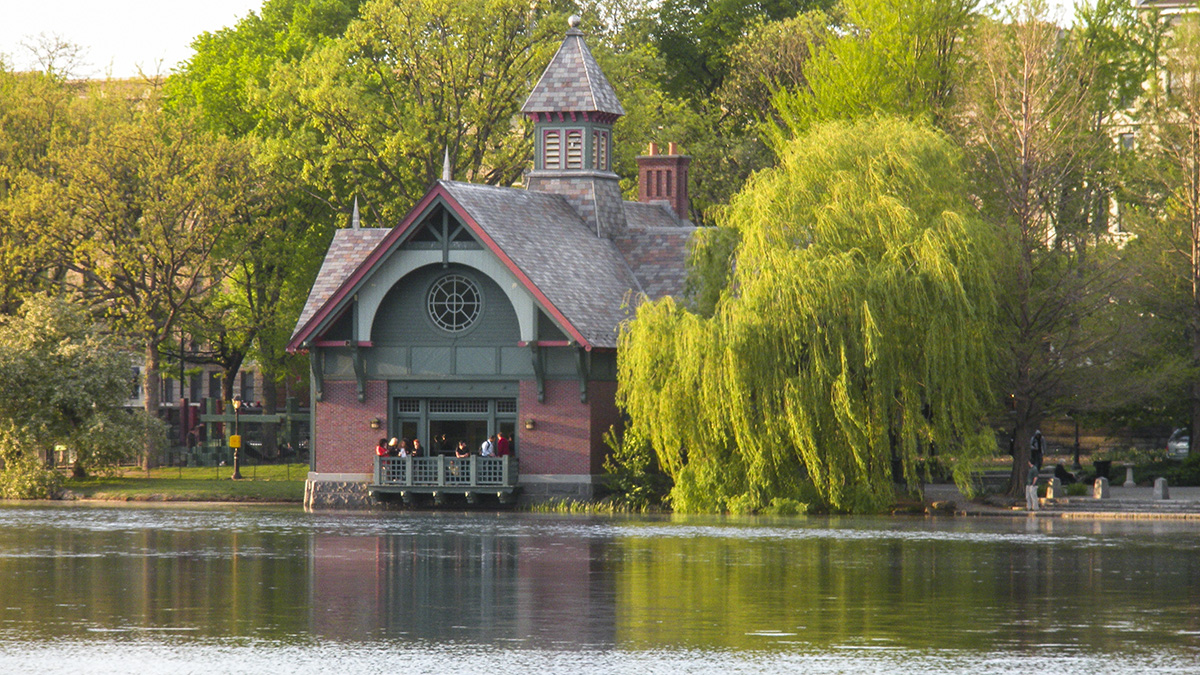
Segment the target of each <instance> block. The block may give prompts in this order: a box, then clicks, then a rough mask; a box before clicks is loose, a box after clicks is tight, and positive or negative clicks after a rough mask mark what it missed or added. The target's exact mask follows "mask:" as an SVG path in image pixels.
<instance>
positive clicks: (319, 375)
mask: <svg viewBox="0 0 1200 675" xmlns="http://www.w3.org/2000/svg"><path fill="white" fill-rule="evenodd" d="M308 369H309V371H310V374H311V379H312V388H313V396H314V397H316V399H317V400H318V401H324V400H325V350H324V349H321V348H320V347H316V346H314V347H312V348H310V349H309V350H308Z"/></svg>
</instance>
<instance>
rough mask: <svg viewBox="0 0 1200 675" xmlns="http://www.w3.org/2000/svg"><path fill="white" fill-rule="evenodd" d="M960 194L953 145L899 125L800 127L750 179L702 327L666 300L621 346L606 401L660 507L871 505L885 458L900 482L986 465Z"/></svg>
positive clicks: (984, 273)
mask: <svg viewBox="0 0 1200 675" xmlns="http://www.w3.org/2000/svg"><path fill="white" fill-rule="evenodd" d="M966 194H967V193H966V186H965V184H964V182H963V178H962V171H961V164H960V161H959V156H958V153H957V152H956V150H955V149H954V147H953V145H952V144H951V142H950V141H949V140H948V139H947V138H946V137H944V136H942V135H941V134H939V133H937V132H934V131H931V130H929V129H927V128H924V127H921V126H918V125H916V124H913V123H911V122H906V121H901V120H898V119H868V120H863V121H860V122H856V123H828V124H823V125H820V126H817V127H814V128H813V129H812V130H811V131H810V132H809V133H806V134H804V135H802V136H800V137H798V138H797V139H796V140H794V141H792V142H790V143H789V144H788V145H787V146H786V147H785V148H784V152H783V154H782V156H781V158H780V165H779V166H778V167H776V168H774V169H770V170H766V171H763V172H761V173H759V174H756V175H755V177H754V178H752V179H751V181H750V183H749V184H748V185H747V187H746V189H745V190H743V191H742V193H740V194H739V195H738V196H737V197H736V198H735V199H734V200H733V202H732V204H731V205H730V207H729V208H728V209H727V210H726V211H724V212H723V216H722V221H723V223H724V225H726V226H727V227H731V228H735V229H736V230H738V232H739V234H740V241H739V242H738V243H737V247H736V250H735V254H734V259H735V260H736V267H735V269H734V271H733V273H732V276H731V280H730V281H731V283H730V284H729V286H728V287H727V288H726V289H725V291H724V292H723V294H722V295H721V297H720V299H719V300H718V301H717V304H716V308H715V313H714V314H713V316H712V317H711V318H704V317H702V316H700V315H697V314H693V313H691V312H688V311H686V310H684V309H682V308H681V307H679V306H677V305H676V304H675V303H674V301H673V300H671V299H669V298H668V299H664V300H662V301H658V302H653V303H647V304H644V305H642V306H641V307H640V308H639V310H638V313H637V318H636V320H634V321H633V322H632V323H631V324H630V325H629V326H628V327H627V329H626V330H625V332H624V333H623V334H622V337H621V345H620V362H619V377H618V382H619V384H618V387H619V390H618V397H619V400H620V402H621V404H622V405H623V406H624V407H625V409H626V410H627V411H628V412H629V414H630V417H631V419H632V424H633V425H634V426H635V427H637V429H638V432H637V433H639V434H642V435H643V436H644V437H645V438H647V439H648V440H649V442H650V443H651V445H652V446H653V447H654V450H655V452H656V453H657V455H658V458H659V462H660V464H661V466H662V467H663V469H664V471H666V472H667V473H668V474H669V475H670V476H671V477H672V478H673V479H674V481H675V487H674V489H673V491H672V500H673V505H674V507H675V508H676V509H678V510H681V511H698V510H723V509H735V508H736V509H739V510H741V509H746V508H769V507H772V506H778V503H779V501H780V500H784V501H786V500H796V501H811V499H819V501H820V502H821V503H823V504H824V505H826V506H828V507H831V508H833V509H838V510H869V509H876V508H879V507H881V506H883V505H885V504H886V503H889V502H890V501H891V499H892V497H893V495H892V478H893V462H895V463H896V465H897V467H898V468H899V473H900V474H901V475H902V476H903V479H905V480H907V481H908V482H909V484H910V485H916V484H917V482H918V480H919V479H920V474H919V471H918V468H917V465H918V457H919V456H921V455H923V454H927V453H932V452H934V450H935V449H936V451H937V452H939V453H947V454H953V455H954V456H955V457H956V458H957V459H958V460H959V461H958V462H957V464H956V466H957V470H958V472H959V473H958V476H957V477H958V478H959V479H960V480H961V479H964V478H965V476H966V473H965V472H966V471H967V470H969V469H970V467H971V466H972V463H973V460H975V459H977V458H979V457H981V456H983V455H985V454H989V453H991V452H992V451H993V450H994V448H995V441H994V439H993V437H992V435H991V433H990V431H988V430H986V429H985V428H984V427H983V425H982V421H983V417H984V413H985V410H986V405H987V403H988V402H989V397H990V392H989V385H990V382H989V378H988V372H989V367H990V366H989V364H990V363H991V359H990V356H991V354H990V350H991V348H992V342H991V339H990V336H991V330H992V327H993V326H994V318H995V317H994V314H995V299H994V297H993V282H992V274H993V272H992V269H991V266H990V262H989V256H990V252H991V246H992V245H993V244H992V241H991V239H990V238H989V237H988V236H987V235H986V234H985V231H984V230H983V228H982V227H981V224H980V223H979V221H978V220H976V218H975V217H974V216H973V209H972V208H971V207H970V206H969V204H968V203H967V201H966ZM806 484H807V485H811V486H815V490H816V497H814V498H808V497H805V494H806V493H805V489H806V488H805V485H806ZM962 485H963V487H964V489H968V490H969V486H968V485H966V483H965V482H963V483H962Z"/></svg>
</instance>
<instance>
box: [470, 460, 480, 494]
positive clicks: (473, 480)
mask: <svg viewBox="0 0 1200 675" xmlns="http://www.w3.org/2000/svg"><path fill="white" fill-rule="evenodd" d="M476 459H478V457H476V456H475V455H471V469H470V471H471V474H470V475H471V483H470V485H471V487H475V486H476V485H478V484H479V481H477V480H475V475H476V474H475V460H476Z"/></svg>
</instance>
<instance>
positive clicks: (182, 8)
mask: <svg viewBox="0 0 1200 675" xmlns="http://www.w3.org/2000/svg"><path fill="white" fill-rule="evenodd" d="M262 4H263V0H0V54H3V55H4V59H5V61H6V62H7V63H9V64H11V65H13V66H15V67H16V68H17V69H19V70H27V69H32V68H36V67H37V62H36V61H35V60H34V58H33V56H32V54H31V53H30V52H29V50H27V49H26V48H25V47H23V46H22V43H29V44H37V42H38V38H39V36H41V35H43V34H44V35H48V36H54V37H57V38H59V39H61V40H64V41H66V42H70V43H73V44H76V45H79V46H80V47H82V48H83V49H84V52H83V59H82V61H83V64H82V66H81V67H78V68H75V69H74V71H73V72H72V73H71V74H72V75H74V76H76V77H89V78H104V77H106V76H108V75H111V76H112V77H116V78H126V77H135V76H136V75H137V74H138V67H139V66H140V67H141V69H142V70H143V71H144V72H145V73H146V74H148V75H153V74H155V73H156V72H157V73H158V74H162V75H166V74H168V73H170V72H171V70H172V69H174V67H175V66H176V64H178V63H179V62H180V61H183V60H185V59H187V58H189V57H191V55H192V50H191V47H189V45H190V44H191V43H192V40H193V39H195V38H196V36H198V35H200V34H201V33H203V32H205V31H215V30H220V29H221V28H224V27H226V26H233V25H235V24H236V23H237V22H238V20H239V19H241V18H242V17H244V16H246V15H247V14H248V13H250V12H251V11H255V12H257V11H258V9H259V8H260V7H261V6H262Z"/></svg>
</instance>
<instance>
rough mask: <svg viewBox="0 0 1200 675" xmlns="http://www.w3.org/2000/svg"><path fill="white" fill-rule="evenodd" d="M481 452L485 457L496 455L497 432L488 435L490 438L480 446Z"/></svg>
mask: <svg viewBox="0 0 1200 675" xmlns="http://www.w3.org/2000/svg"><path fill="white" fill-rule="evenodd" d="M479 454H480V455H482V456H483V457H495V456H496V436H495V434H493V435H491V436H488V439H487V440H486V441H484V442H483V445H481V446H479Z"/></svg>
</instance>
